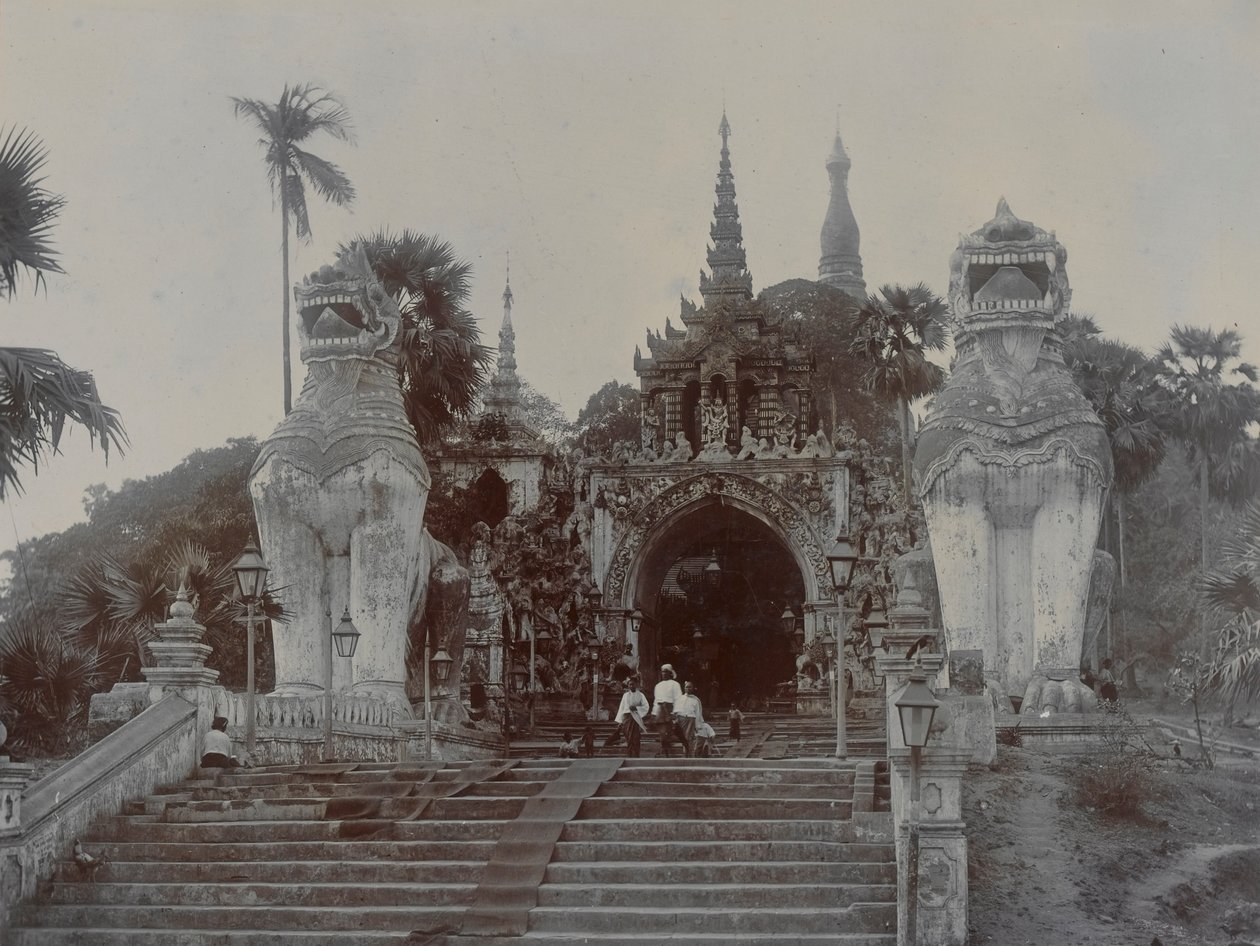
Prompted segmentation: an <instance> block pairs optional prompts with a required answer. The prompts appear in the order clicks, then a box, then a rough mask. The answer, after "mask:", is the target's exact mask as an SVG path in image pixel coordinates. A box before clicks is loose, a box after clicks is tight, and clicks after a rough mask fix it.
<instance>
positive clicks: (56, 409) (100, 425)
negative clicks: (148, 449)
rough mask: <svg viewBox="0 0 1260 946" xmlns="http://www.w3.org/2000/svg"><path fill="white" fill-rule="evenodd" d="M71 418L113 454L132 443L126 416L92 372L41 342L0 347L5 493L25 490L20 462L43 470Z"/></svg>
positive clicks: (0, 463)
mask: <svg viewBox="0 0 1260 946" xmlns="http://www.w3.org/2000/svg"><path fill="white" fill-rule="evenodd" d="M67 421H71V422H73V423H75V424H77V425H79V426H81V427H83V428H85V429H86V430H87V432H88V437H89V441H90V443H91V444H92V445H93V446H95V445H97V444H99V445H100V447H101V451H102V452H103V453H104V454H105V457H106V459H107V460H108V458H109V450H110V447H111V446H112V447H114V449H116V450H119V451H121V450H122V449H123V447H124V446H125V445H126V444H127V435H126V431H125V430H124V428H123V425H122V419H121V418H120V417H119V416H118V412H117V411H115V410H114V409H113V408H110V407H106V406H105V405H103V404H101V401H100V396H99V395H98V394H97V390H96V381H95V380H94V379H93V377H92V374H91V372H88V371H80V370H78V369H76V368H72V367H70V366H69V365H67V364H66V363H65V362H63V361H62V360H61V359H60V358H59V357H57V354H56V353H55V352H52V351H48V350H46V349H40V348H0V499H3V498H4V494H5V490H6V488H7V487H12V488H15V489H18V490H20V489H21V484H20V481H19V479H18V469H17V468H18V466H19V465H22V464H29V465H30V466H31V467H32V469H34V470H36V471H38V467H39V462H40V460H41V458H42V457H43V456H44V455H45V454H46V453H49V452H51V453H57V452H58V451H59V448H60V444H61V437H62V433H63V432H64V430H65V425H66V422H67Z"/></svg>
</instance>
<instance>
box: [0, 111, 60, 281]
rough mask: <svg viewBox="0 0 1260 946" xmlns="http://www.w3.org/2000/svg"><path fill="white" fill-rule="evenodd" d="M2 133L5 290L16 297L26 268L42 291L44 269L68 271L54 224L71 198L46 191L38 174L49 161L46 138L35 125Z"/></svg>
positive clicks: (0, 216) (0, 243) (0, 248)
mask: <svg viewBox="0 0 1260 946" xmlns="http://www.w3.org/2000/svg"><path fill="white" fill-rule="evenodd" d="M0 134H2V135H3V136H4V140H3V143H0V289H3V291H4V292H5V293H6V295H8V296H9V297H12V295H13V292H14V290H15V288H16V287H17V281H18V276H19V274H20V273H23V272H25V273H28V274H29V275H30V276H31V277H32V279H33V280H34V282H35V289H36V291H38V290H39V287H40V286H41V285H45V283H44V273H60V272H62V271H63V270H62V269H61V266H60V265H59V264H58V262H57V253H56V251H55V250H54V249H53V247H52V227H53V224H54V223H55V221H56V218H57V215H58V214H60V213H61V209H62V207H64V206H65V199H64V198H63V197H61V196H59V195H57V194H52V193H50V192H49V191H47V190H45V189H44V188H43V187H42V186H41V185H42V183H43V178H41V177H38V176H37V175H38V174H39V172H40V171H41V170H42V169H43V167H44V164H45V163H46V162H47V160H48V151H47V149H45V148H44V145H43V143H42V142H41V141H40V140H39V139H38V138H36V137H35V136H34V135H33V134H32V133H31V132H30V131H29V130H21V131H19V130H17V129H15V128H10V129H9V130H8V131H7V132H5V131H3V130H2V129H0Z"/></svg>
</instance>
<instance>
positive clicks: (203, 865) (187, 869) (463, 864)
mask: <svg viewBox="0 0 1260 946" xmlns="http://www.w3.org/2000/svg"><path fill="white" fill-rule="evenodd" d="M338 850H340V848H338ZM193 853H200V852H194V851H189V850H188V849H187V848H185V849H184V856H188V855H189V854H193ZM260 853H265V852H262V851H260ZM484 869H485V864H484V863H483V862H482V861H476V860H469V861H440V860H423V861H400V860H393V859H381V860H375V861H367V860H361V861H350V860H342V859H337V860H326V861H319V860H287V861H276V860H252V861H240V862H236V861H232V862H228V861H200V860H199V861H113V862H111V863H110V864H108V865H107V866H106V868H105V869H104V870H103V871H101V873H100V874H99V878H98V880H99V882H100V883H106V882H109V881H113V880H115V879H118V880H124V881H126V882H128V883H134V884H162V883H170V884H198V883H255V884H300V883H305V884H323V883H351V882H353V883H356V884H387V883H398V884H429V883H451V884H475V883H477V882H478V881H480V879H481V875H482V872H483V871H484ZM61 876H63V877H65V878H66V879H68V880H70V881H76V880H77V879H78V876H79V874H78V870H77V868H75V867H74V866H73V865H71V864H68V863H67V864H64V865H62V871H61ZM863 882H877V881H869V880H866V879H865V878H864V879H863Z"/></svg>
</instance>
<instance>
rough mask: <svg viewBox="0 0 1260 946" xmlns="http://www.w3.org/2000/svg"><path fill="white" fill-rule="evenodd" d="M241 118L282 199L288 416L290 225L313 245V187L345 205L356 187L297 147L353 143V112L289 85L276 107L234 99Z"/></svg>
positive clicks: (316, 91) (324, 95)
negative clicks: (316, 138) (309, 196)
mask: <svg viewBox="0 0 1260 946" xmlns="http://www.w3.org/2000/svg"><path fill="white" fill-rule="evenodd" d="M232 105H233V109H234V110H235V113H236V115H237V116H238V117H241V116H244V117H245V118H247V119H249V120H250V122H252V124H253V125H254V127H255V128H257V130H258V132H259V134H260V136H261V137H259V139H258V146H259V147H260V148H262V149H263V152H264V153H265V155H266V157H265V158H264V159H263V160H264V162H265V164H266V168H267V180H268V181H269V182H270V184H271V193H272V196H273V197H275V196H276V195H279V197H280V248H281V249H280V255H281V277H280V280H281V285H280V290H281V296H282V298H283V302H284V307H283V315H282V317H281V324H282V330H283V336H282V345H283V359H284V412H285V413H286V414H288V413H289V411H291V410H292V409H293V379H292V372H291V366H290V361H291V356H290V351H289V349H290V343H289V335H290V332H289V295H290V290H289V285H290V283H289V223H290V221H292V223H293V225H294V227H295V228H296V232H297V235H298V237H299V238H300V239H304V240H309V239H310V236H311V221H310V216H309V213H308V211H307V207H306V185H307V183H309V184H310V185H311V187H313V188H314V189H315V193H317V194H319V195H320V196H321V197H323V198H324V199H325V200H328V201H331V202H332V203H334V204H336V205H337V206H339V207H340V206H344V205H346V204H349V203H350V202H351V201H353V200H354V196H355V195H354V185H353V184H351V183H350V179H349V178H348V177H346V175H345V172H343V171H342V170H341V168H339V167H337V165H335V164H331V163H330V162H328V161H325V160H324V159H323V158H321V157H318V156H316V155H314V154H311V152H309V151H304V150H303V149H302V148H300V147H298V145H300V144H302V143H303V142H304V141H306V139H307V138H310V137H311V136H312V135H314V134H317V133H318V132H321V131H322V132H325V133H327V134H329V135H332V136H333V137H334V138H339V139H341V140H342V141H353V140H354V138H353V135H352V134H351V132H350V113H349V112H348V111H346V108H345V106H344V105H342V104H341V103H340V102H339V101H337V99H336V98H334V97H333V96H332V95H331V94H329V93H328V92H325V91H324V90H322V89H320V88H317V87H316V86H313V85H292V86H291V85H286V86H285V87H284V90H283V91H282V92H281V93H280V98H279V100H278V101H277V102H276V103H275V104H274V105H272V104H270V103H269V102H263V101H260V100H259V99H245V98H236V97H233V98H232Z"/></svg>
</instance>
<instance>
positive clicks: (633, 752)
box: [605, 664, 719, 758]
mask: <svg viewBox="0 0 1260 946" xmlns="http://www.w3.org/2000/svg"><path fill="white" fill-rule="evenodd" d="M652 697H653V700H652V702H653V705H652V706H651V707H649V706H648V700H647V697H646V696H645V695H644V694H643V693H642V692H641V691H640V689H639V680H638V678H637V677H630V678H628V679H627V680H626V689H625V692H624V693H622V695H621V705H620V706H618V707H617V715H616V716H615V717H614V720H613V721H614V722H615V723H616V724H617V728H616V729H614V730H613V732H612V735H610V736H609V737H608V741H607V742H606V743H605V745H607V746H612V745H616V744H617V743H618V742H619V741H620V740H621V739H625V741H626V755H628V756H630V757H631V758H637V757H638V756H639V753H640V749H641V744H642V740H643V734H644V733H646V732H647V731H648V727H649V726H655V728H656V730H657V732H658V733H659V735H660V740H661V751H660V754H661V755H663V756H669V755H671V754H672V750H673V747H674V744H675V743H678V744H681V746H682V749H683V752H684V753H685V754H686V755H687V756H688V757H692V756H695V757H701V758H703V757H706V756H714V755H718V754H719V752H718V748H717V745H716V743H715V742H714V736H715V735H716V734H715V733H714V731H713V727H712V726H710V725H709V724H708V723H706V722H705V721H704V708H703V706H701V704H700V698H699V697H698V696H696V694H695V687H694V686H692V684H691V683H687V684H686V686H683V687H680V686H679V685H678V678H677V675H676V674H675V673H674V668H673V667H672V666H670V665H669V664H665V665H664V666H662V667H661V682H660V683H658V684H657V685H656V689H655V690H654V691H653V694H652Z"/></svg>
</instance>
